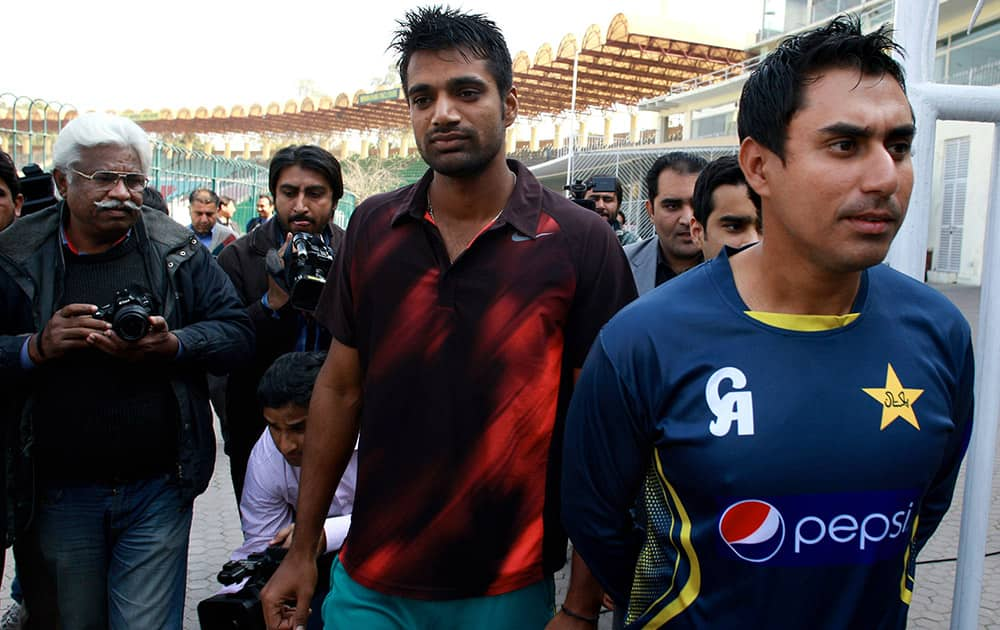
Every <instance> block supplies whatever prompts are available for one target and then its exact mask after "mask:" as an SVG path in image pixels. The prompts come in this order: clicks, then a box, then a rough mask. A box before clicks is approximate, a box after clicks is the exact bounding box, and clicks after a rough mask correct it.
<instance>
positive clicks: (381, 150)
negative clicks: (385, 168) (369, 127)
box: [378, 133, 389, 160]
mask: <svg viewBox="0 0 1000 630" xmlns="http://www.w3.org/2000/svg"><path fill="white" fill-rule="evenodd" d="M378 156H379V157H380V158H381V159H383V160H386V159H389V136H387V135H386V134H384V133H383V134H382V135H380V136H379V138H378Z"/></svg>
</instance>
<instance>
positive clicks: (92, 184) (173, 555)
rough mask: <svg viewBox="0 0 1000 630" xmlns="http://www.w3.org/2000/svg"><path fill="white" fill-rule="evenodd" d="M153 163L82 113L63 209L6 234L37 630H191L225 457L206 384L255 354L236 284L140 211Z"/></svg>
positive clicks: (20, 519) (3, 361) (140, 140)
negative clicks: (187, 607)
mask: <svg viewBox="0 0 1000 630" xmlns="http://www.w3.org/2000/svg"><path fill="white" fill-rule="evenodd" d="M150 157H151V155H150V145H149V139H148V137H147V136H146V134H145V133H144V132H143V131H142V129H141V128H140V127H139V126H138V125H136V124H135V123H133V122H132V121H129V120H127V119H124V118H119V117H116V116H109V115H106V114H84V115H82V116H80V117H79V118H76V119H75V120H73V121H72V122H70V123H69V124H68V125H67V126H66V127H65V128H64V129H63V131H62V132H61V133H60V134H59V137H58V139H57V140H56V143H55V147H54V162H55V169H54V177H55V182H56V185H57V187H58V189H59V193H60V195H61V196H62V198H63V201H62V202H60V203H59V204H57V205H54V206H51V207H49V208H47V209H45V210H42V211H39V212H37V213H34V214H32V215H30V216H28V217H25V218H23V219H20V220H19V221H17V222H16V223H15V224H14V225H13V226H12V227H11V228H10V229H8V230H6V231H5V232H4V233H3V234H0V371H2V374H3V378H2V379H0V383H2V384H0V388H2V389H0V401H2V403H0V404H2V405H3V407H2V411H0V418H2V420H3V422H4V426H5V429H6V433H7V439H8V442H7V446H8V448H7V450H6V458H7V461H6V462H5V464H6V465H5V470H7V471H11V472H12V473H13V475H14V478H12V479H11V478H8V479H7V482H8V483H7V484H6V488H7V489H8V491H7V496H5V497H4V498H5V499H6V501H5V507H6V514H5V515H4V522H5V523H6V524H7V525H8V527H10V525H13V528H12V529H9V530H8V532H7V534H8V539H10V538H11V535H13V536H14V538H15V545H14V554H15V558H16V561H17V569H18V574H19V577H20V580H21V584H22V587H23V589H24V594H25V603H26V607H27V609H28V615H29V617H30V619H31V624H32V627H38V628H55V627H64V628H71V627H72V628H77V627H80V628H82V627H87V628H115V629H117V628H154V627H155V628H178V629H179V628H180V627H181V619H182V615H183V611H184V594H185V581H186V573H187V547H188V534H189V532H190V527H191V508H192V502H193V500H194V497H195V496H196V495H197V494H199V493H200V492H202V491H204V490H205V488H206V486H207V485H208V481H209V479H210V477H211V474H212V467H213V465H214V463H215V438H214V435H213V432H212V420H211V418H212V416H211V413H210V412H209V406H208V391H207V388H206V385H205V372H206V371H207V370H212V371H213V372H225V371H227V370H228V369H230V368H231V367H232V366H234V365H236V364H238V363H240V362H243V361H246V360H247V359H249V358H250V356H252V352H253V329H252V327H251V324H250V320H249V318H248V316H247V314H246V311H245V309H244V308H243V304H242V303H241V302H240V300H239V297H238V296H237V295H236V292H235V290H234V289H233V287H232V284H231V283H230V282H229V279H228V278H227V277H226V275H225V273H224V272H223V271H222V269H220V268H219V267H218V266H217V264H216V263H215V261H214V260H213V259H212V257H211V255H209V253H208V251H207V250H206V249H205V248H204V247H202V246H201V245H200V244H199V243H198V240H197V239H196V238H195V237H194V236H193V235H192V234H191V232H190V231H188V230H187V229H186V228H184V227H182V226H180V225H178V224H177V223H176V222H174V221H173V220H171V219H170V218H169V217H167V216H166V215H164V214H163V213H161V212H159V211H156V210H153V209H151V208H145V207H142V206H141V204H142V195H143V189H144V188H145V186H146V183H147V177H146V173H147V171H148V169H149V164H150ZM123 291H124V292H127V293H123ZM179 296H183V298H184V299H183V300H181V299H180V297H179ZM109 304H110V305H111V306H110V307H108V308H102V309H101V310H103V311H108V315H107V316H106V317H99V316H98V310H99V309H98V307H99V306H102V307H103V305H109ZM126 308H128V309H131V310H132V313H133V315H134V319H132V320H130V325H127V326H123V325H121V324H122V320H121V319H120V318H119V317H116V315H118V316H120V315H122V314H123V313H124V312H125V309H126ZM112 321H114V322H115V323H114V324H112Z"/></svg>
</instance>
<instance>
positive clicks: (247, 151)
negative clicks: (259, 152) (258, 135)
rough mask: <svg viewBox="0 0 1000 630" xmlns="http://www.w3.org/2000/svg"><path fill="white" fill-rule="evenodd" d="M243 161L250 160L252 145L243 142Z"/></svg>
mask: <svg viewBox="0 0 1000 630" xmlns="http://www.w3.org/2000/svg"><path fill="white" fill-rule="evenodd" d="M243 159H244V160H249V159H250V143H249V142H246V141H244V142H243Z"/></svg>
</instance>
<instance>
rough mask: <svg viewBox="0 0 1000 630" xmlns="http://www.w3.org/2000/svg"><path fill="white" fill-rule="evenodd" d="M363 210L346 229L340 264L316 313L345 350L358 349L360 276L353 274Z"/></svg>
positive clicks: (352, 218) (338, 255)
mask: <svg viewBox="0 0 1000 630" xmlns="http://www.w3.org/2000/svg"><path fill="white" fill-rule="evenodd" d="M362 208H363V206H362V207H359V208H358V209H357V210H355V211H354V214H353V215H351V221H350V223H349V224H348V226H347V233H346V234H345V235H344V241H343V244H342V245H341V248H340V252H339V253H338V254H337V260H336V262H335V264H334V267H333V272H332V273H331V274H330V275H329V276H327V283H326V286H325V287H323V292H322V293H321V294H320V296H319V303H318V304H317V305H316V310H315V312H314V313H313V314H314V316H315V317H316V320H317V321H318V322H319V323H320V324H322V325H323V327H324V328H326V329H327V330H329V331H330V334H332V335H333V336H334V338H335V339H336V340H337V341H339V342H340V343H342V344H344V345H345V346H349V347H351V348H356V347H357V325H356V317H355V312H356V311H355V308H354V305H355V289H356V287H355V283H354V280H355V279H356V278H357V274H356V273H354V261H355V252H356V250H357V246H358V244H357V239H358V235H359V233H360V232H361V229H362V228H361V226H362V222H361V219H360V217H361V215H362V214H363V213H364V212H363V209H362Z"/></svg>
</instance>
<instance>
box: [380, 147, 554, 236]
mask: <svg viewBox="0 0 1000 630" xmlns="http://www.w3.org/2000/svg"><path fill="white" fill-rule="evenodd" d="M507 167H508V168H509V169H510V170H511V171H512V172H513V173H514V174H515V175H517V181H516V182H515V183H514V191H513V192H512V193H511V196H510V199H509V200H508V201H507V204H506V205H505V206H504V208H503V210H502V211H501V212H500V216H499V217H498V218H497V220H496V223H497V225H502V224H504V223H509V224H510V225H511V227H513V228H514V229H515V230H517V231H518V232H520V233H521V234H524V235H525V236H531V237H534V236H535V234H536V232H537V231H538V215H539V214H540V212H541V205H542V185H541V184H540V183H539V182H538V180H537V179H535V176H534V175H532V174H531V171H530V170H528V168H527V167H526V166H524V165H523V164H521V163H520V162H518V161H517V160H507ZM432 179H434V171H432V170H431V169H427V172H426V173H424V175H423V177H421V178H420V181H418V182H417V183H416V184H414V185H413V186H411V187H410V189H409V190H408V191H407V193H406V194H405V195H404V196H403V198H402V200H401V203H400V204H399V207H398V208H397V209H396V210H395V211H394V212H393V215H392V222H391V225H392V226H393V227H396V226H397V225H398V224H399V222H400V221H402V220H403V219H404V218H410V219H415V220H418V221H420V220H422V219H423V218H424V215H425V214H426V213H427V190H428V189H429V188H430V185H431V180H432Z"/></svg>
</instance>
